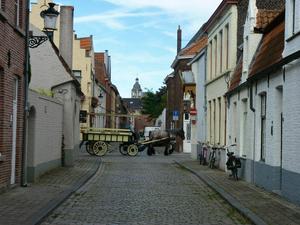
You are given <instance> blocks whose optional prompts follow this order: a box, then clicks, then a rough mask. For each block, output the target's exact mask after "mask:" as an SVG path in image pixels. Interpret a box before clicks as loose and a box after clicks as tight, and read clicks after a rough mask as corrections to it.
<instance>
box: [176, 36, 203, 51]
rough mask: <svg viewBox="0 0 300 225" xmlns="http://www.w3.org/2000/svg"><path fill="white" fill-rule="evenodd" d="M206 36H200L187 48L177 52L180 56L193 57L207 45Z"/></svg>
mask: <svg viewBox="0 0 300 225" xmlns="http://www.w3.org/2000/svg"><path fill="white" fill-rule="evenodd" d="M207 40H208V39H207V36H206V35H205V36H202V37H201V38H200V39H198V40H197V41H195V42H194V43H191V44H190V45H189V46H188V47H186V48H184V49H182V50H181V51H180V52H179V55H180V56H194V55H195V54H197V53H199V52H200V51H201V50H202V49H203V48H204V47H205V46H206V45H207Z"/></svg>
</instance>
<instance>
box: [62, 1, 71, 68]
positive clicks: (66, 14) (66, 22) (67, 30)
mask: <svg viewBox="0 0 300 225" xmlns="http://www.w3.org/2000/svg"><path fill="white" fill-rule="evenodd" d="M73 19H74V7H73V6H61V7H60V30H59V31H60V34H59V36H60V37H59V52H60V54H61V56H62V57H63V58H64V60H65V61H66V63H67V64H68V66H69V67H70V68H71V69H72V61H73V58H72V57H73Z"/></svg>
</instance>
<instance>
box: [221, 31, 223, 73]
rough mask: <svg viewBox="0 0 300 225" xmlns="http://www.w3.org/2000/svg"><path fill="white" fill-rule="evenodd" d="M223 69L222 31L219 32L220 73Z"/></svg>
mask: <svg viewBox="0 0 300 225" xmlns="http://www.w3.org/2000/svg"><path fill="white" fill-rule="evenodd" d="M222 67H223V31H221V32H220V73H222Z"/></svg>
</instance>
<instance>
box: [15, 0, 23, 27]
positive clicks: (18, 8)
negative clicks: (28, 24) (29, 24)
mask: <svg viewBox="0 0 300 225" xmlns="http://www.w3.org/2000/svg"><path fill="white" fill-rule="evenodd" d="M22 8H23V7H22V0H15V25H16V26H17V27H22V19H23V17H22V16H23V13H22Z"/></svg>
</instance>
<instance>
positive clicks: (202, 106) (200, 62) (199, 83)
mask: <svg viewBox="0 0 300 225" xmlns="http://www.w3.org/2000/svg"><path fill="white" fill-rule="evenodd" d="M190 64H191V67H192V73H193V74H194V77H195V80H196V102H195V103H196V109H197V124H196V135H195V136H196V137H195V138H196V141H195V145H193V146H192V151H191V157H192V158H193V159H197V158H198V154H199V150H200V149H201V147H202V146H203V144H205V143H206V141H207V137H206V126H207V122H206V119H207V115H206V107H207V106H206V88H205V83H206V46H205V47H204V48H203V49H202V50H201V51H200V52H199V53H198V54H197V55H196V56H195V57H194V58H193V60H192V61H191V62H190Z"/></svg>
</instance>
